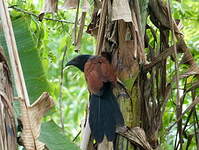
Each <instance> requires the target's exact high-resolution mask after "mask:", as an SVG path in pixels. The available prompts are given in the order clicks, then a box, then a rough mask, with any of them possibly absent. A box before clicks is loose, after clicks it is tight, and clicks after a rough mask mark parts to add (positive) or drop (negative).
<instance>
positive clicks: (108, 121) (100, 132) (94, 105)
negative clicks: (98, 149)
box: [89, 83, 124, 143]
mask: <svg viewBox="0 0 199 150" xmlns="http://www.w3.org/2000/svg"><path fill="white" fill-rule="evenodd" d="M102 91H103V92H102V95H101V96H97V95H94V94H92V95H91V96H90V115H89V124H90V128H91V135H92V137H93V138H94V139H95V140H96V141H97V143H100V142H102V140H103V138H104V136H106V137H107V139H108V140H109V141H113V140H114V139H115V130H116V127H118V126H123V125H124V119H123V116H122V113H121V111H120V108H119V106H118V103H117V101H116V97H115V96H114V95H113V91H112V88H111V85H110V83H109V84H104V86H103V88H102Z"/></svg>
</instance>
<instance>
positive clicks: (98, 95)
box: [66, 55, 124, 143]
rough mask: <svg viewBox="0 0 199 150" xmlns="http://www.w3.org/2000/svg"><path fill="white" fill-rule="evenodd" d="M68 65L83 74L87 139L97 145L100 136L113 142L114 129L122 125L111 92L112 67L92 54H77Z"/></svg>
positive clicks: (103, 58) (102, 58) (105, 59)
mask: <svg viewBox="0 0 199 150" xmlns="http://www.w3.org/2000/svg"><path fill="white" fill-rule="evenodd" d="M69 65H73V66H75V67H77V68H79V69H80V70H81V71H83V72H84V74H85V78H86V81H87V85H88V90H89V92H90V96H89V98H90V106H89V111H90V113H89V125H90V128H91V137H92V138H93V139H95V140H96V141H97V143H100V142H102V140H103V138H104V136H106V137H107V139H108V141H113V140H114V139H115V130H116V127H120V126H123V125H124V119H123V116H122V113H121V111H120V108H119V106H118V103H117V101H116V97H115V96H114V94H113V90H112V89H113V86H114V84H116V82H117V78H116V74H115V72H114V70H113V67H112V65H111V64H110V62H109V61H108V59H107V58H106V57H103V56H92V55H79V56H77V57H75V58H73V59H72V60H70V61H69V62H68V63H67V64H66V66H69Z"/></svg>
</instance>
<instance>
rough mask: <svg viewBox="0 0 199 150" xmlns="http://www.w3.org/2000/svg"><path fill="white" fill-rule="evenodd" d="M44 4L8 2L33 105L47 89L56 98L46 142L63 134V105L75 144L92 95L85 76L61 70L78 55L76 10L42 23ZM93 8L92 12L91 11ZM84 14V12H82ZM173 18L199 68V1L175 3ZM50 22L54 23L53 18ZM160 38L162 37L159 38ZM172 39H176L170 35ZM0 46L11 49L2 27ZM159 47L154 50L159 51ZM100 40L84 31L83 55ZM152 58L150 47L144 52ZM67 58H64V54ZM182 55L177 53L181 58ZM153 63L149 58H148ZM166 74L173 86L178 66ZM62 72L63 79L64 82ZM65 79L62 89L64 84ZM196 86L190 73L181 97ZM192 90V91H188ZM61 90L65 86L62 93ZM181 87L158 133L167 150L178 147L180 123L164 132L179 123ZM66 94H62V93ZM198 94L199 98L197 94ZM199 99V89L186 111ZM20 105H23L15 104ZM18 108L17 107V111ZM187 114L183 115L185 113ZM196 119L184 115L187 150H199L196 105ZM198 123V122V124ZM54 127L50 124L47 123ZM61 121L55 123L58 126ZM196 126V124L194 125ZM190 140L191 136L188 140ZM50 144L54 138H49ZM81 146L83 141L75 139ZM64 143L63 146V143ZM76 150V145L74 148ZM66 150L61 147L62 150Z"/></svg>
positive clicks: (66, 132)
mask: <svg viewBox="0 0 199 150" xmlns="http://www.w3.org/2000/svg"><path fill="white" fill-rule="evenodd" d="M89 3H90V5H91V6H92V5H93V0H89ZM43 4H44V1H43V0H42V1H40V0H37V1H35V0H25V1H24V0H12V1H10V2H9V7H10V15H11V19H12V24H13V27H14V32H15V38H16V41H17V46H18V50H19V54H20V60H21V63H22V67H23V72H24V75H25V80H26V84H27V89H28V93H29V97H30V101H31V103H33V102H34V101H35V100H36V99H37V98H38V97H39V96H40V95H41V94H42V92H44V91H47V92H49V93H50V95H51V96H52V97H53V99H54V100H55V108H53V109H52V110H51V111H50V112H49V113H48V114H47V115H46V116H45V118H44V119H43V124H42V133H41V137H40V138H41V141H43V142H46V140H47V139H46V137H48V136H54V135H55V138H56V137H59V136H60V135H59V134H58V135H57V134H51V135H50V134H49V135H45V133H48V132H50V130H51V129H52V128H53V129H54V130H53V131H55V133H56V132H57V131H58V130H60V129H59V128H58V127H57V126H60V127H61V126H62V123H61V119H60V101H61V106H62V108H61V109H62V110H61V112H62V113H63V116H64V120H63V123H64V135H62V136H63V138H64V137H65V136H67V137H68V138H69V140H68V142H69V143H70V141H72V140H73V139H74V138H75V137H76V135H77V134H78V133H79V132H80V130H81V127H80V124H81V121H82V120H83V119H84V116H85V110H86V106H87V104H88V92H87V88H86V83H85V80H84V76H83V74H82V73H80V71H78V70H77V69H76V68H68V69H64V70H63V68H62V65H63V63H64V64H65V63H66V62H67V60H69V59H70V58H73V57H74V56H76V55H78V54H77V53H76V52H75V51H74V49H75V46H74V45H73V38H72V37H73V32H74V23H75V16H76V10H67V11H65V10H59V11H58V12H57V13H54V14H50V13H47V14H45V17H44V18H43V20H42V21H39V17H38V14H40V12H41V10H42V8H43ZM62 5H63V1H59V6H62ZM90 9H93V8H92V7H91V8H90ZM80 10H81V9H80ZM171 10H172V15H173V17H174V18H175V19H179V20H180V21H181V24H182V25H183V28H182V32H183V34H184V38H185V40H186V44H187V46H188V48H189V49H190V51H191V53H192V55H193V58H194V60H195V61H196V63H197V65H199V51H198V50H199V30H198V29H199V13H198V12H199V2H198V1H197V0H183V1H181V2H180V1H179V0H176V1H172V3H171ZM91 17H92V11H89V12H88V13H87V16H86V23H85V24H86V25H85V26H84V27H85V28H84V31H86V28H87V25H88V24H89V23H90V22H91ZM48 18H51V19H48ZM148 21H149V24H150V25H151V26H152V27H153V28H154V33H156V34H157V37H158V36H159V34H160V33H159V31H158V29H157V28H156V27H155V26H154V25H153V24H152V22H150V20H149V19H148ZM148 35H149V39H150V44H151V45H153V44H154V45H156V42H157V41H159V40H160V39H157V41H155V40H156V39H154V37H153V36H154V35H152V34H151V33H150V32H149V33H148ZM158 38H159V37H158ZM169 38H170V39H171V38H172V36H170V37H169ZM0 44H1V45H3V47H4V49H6V43H5V40H4V37H3V32H2V30H1V28H0ZM159 46H160V45H158V44H157V45H156V46H154V47H156V48H157V47H159ZM95 47H96V41H95V39H94V38H93V37H92V36H90V35H89V34H87V33H86V32H84V33H83V37H82V41H81V49H80V52H79V53H80V54H85V53H86V54H95V49H96V48H95ZM145 50H146V53H147V54H148V51H149V50H148V49H145ZM65 52H66V56H65V57H64V53H65ZM180 58H182V55H178V59H179V60H180ZM149 61H150V60H149ZM166 67H167V71H168V72H166V75H167V76H168V80H169V81H170V82H172V78H173V75H174V74H175V63H174V62H173V61H172V59H169V60H168V61H167V64H166ZM186 69H187V66H186V65H182V66H181V67H180V68H179V72H180V73H183V72H185V71H186ZM62 71H64V72H63V79H62ZM62 81H63V85H62V84H61V83H62ZM192 83H196V84H197V86H198V79H197V77H195V76H194V75H190V76H188V77H187V78H184V79H183V80H180V82H179V89H180V91H179V92H180V93H179V94H180V96H182V95H183V93H184V92H185V90H184V89H186V88H190V87H191V85H192ZM186 86H187V87H186ZM60 88H62V89H61V90H60ZM176 88H177V87H176V85H174V86H173V87H172V92H171V95H170V97H169V99H168V103H167V105H166V109H165V113H164V116H163V119H162V120H163V125H162V127H161V132H160V133H159V134H160V135H159V137H160V143H161V147H162V149H165V150H172V149H174V146H175V139H176V137H175V135H176V131H177V126H176V125H175V126H174V127H173V128H171V129H170V130H169V131H168V132H167V131H166V130H165V129H167V128H169V127H170V126H171V125H172V124H173V123H174V122H175V121H176V114H175V112H176V111H175V109H176V104H175V100H176ZM60 91H61V92H60ZM193 95H194V96H193ZM197 96H199V87H197V88H195V90H194V94H193V92H192V93H191V92H190V93H188V94H187V95H186V98H185V99H184V103H183V111H184V110H185V109H186V108H187V107H188V106H189V105H190V104H191V102H192V99H194V98H193V97H197ZM15 105H16V106H17V105H18V104H17V103H15ZM16 109H17V108H16ZM183 111H182V112H183ZM193 112H194V113H195V115H194V116H192V117H190V116H189V114H190V112H187V113H186V114H185V115H184V116H183V118H182V119H183V122H182V123H183V124H186V121H187V118H189V117H190V121H189V123H188V127H187V128H186V133H185V134H184V135H183V136H184V138H183V139H184V142H185V143H186V144H184V147H183V149H186V146H187V143H189V144H190V145H189V150H195V149H196V146H197V144H199V143H197V140H198V139H197V138H196V137H195V136H193V135H194V134H196V133H197V135H198V132H199V124H198V117H199V113H198V112H199V106H198V105H196V107H195V110H193ZM195 122H197V123H195ZM48 123H49V124H48ZM55 123H56V124H55ZM194 123H195V124H194ZM61 132H62V131H61V130H60V134H61ZM186 136H187V137H186ZM50 140H51V141H50V142H51V143H52V141H53V139H50ZM74 143H75V144H77V145H79V143H80V137H79V136H78V138H77V139H76V140H75V141H74ZM62 144H63V143H62ZM47 146H48V148H50V150H58V149H56V148H57V147H53V145H47ZM72 148H73V149H76V147H75V146H74V145H72V146H71V149H72ZM59 150H61V149H59Z"/></svg>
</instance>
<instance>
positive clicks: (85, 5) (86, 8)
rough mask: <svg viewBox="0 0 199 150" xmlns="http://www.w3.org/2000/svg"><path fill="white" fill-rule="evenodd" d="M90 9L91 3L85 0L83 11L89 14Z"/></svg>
mask: <svg viewBox="0 0 199 150" xmlns="http://www.w3.org/2000/svg"><path fill="white" fill-rule="evenodd" d="M89 8H90V4H89V2H88V1H87V0H83V5H82V11H83V12H88V10H89Z"/></svg>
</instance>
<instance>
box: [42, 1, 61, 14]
mask: <svg viewBox="0 0 199 150" xmlns="http://www.w3.org/2000/svg"><path fill="white" fill-rule="evenodd" d="M57 4H58V0H45V4H44V8H43V10H42V13H55V12H57Z"/></svg>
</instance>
